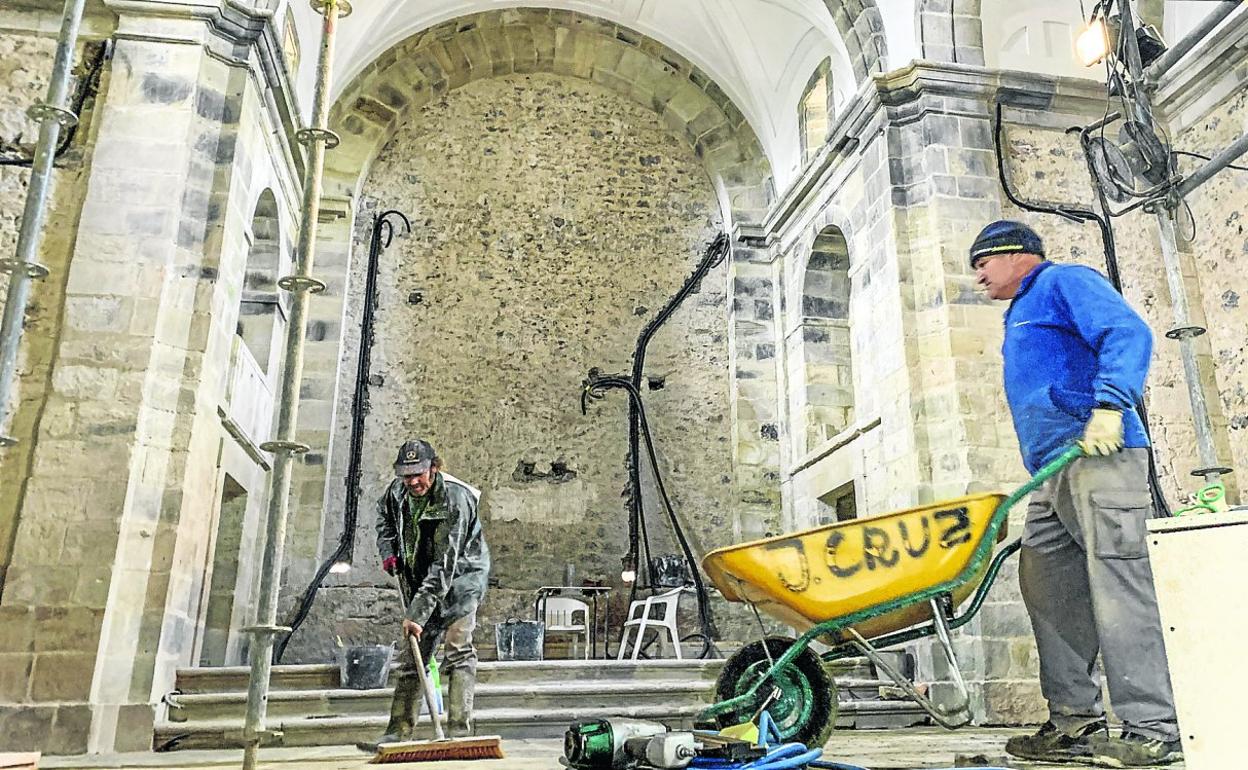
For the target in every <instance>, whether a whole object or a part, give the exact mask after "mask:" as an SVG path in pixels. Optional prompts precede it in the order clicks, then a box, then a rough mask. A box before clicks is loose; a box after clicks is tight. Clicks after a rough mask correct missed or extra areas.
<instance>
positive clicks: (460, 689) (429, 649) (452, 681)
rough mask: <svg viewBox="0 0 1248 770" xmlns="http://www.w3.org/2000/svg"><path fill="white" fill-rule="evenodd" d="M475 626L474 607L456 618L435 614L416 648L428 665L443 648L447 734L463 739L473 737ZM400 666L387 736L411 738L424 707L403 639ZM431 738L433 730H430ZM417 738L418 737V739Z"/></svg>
mask: <svg viewBox="0 0 1248 770" xmlns="http://www.w3.org/2000/svg"><path fill="white" fill-rule="evenodd" d="M476 625H477V608H476V607H473V608H472V611H471V612H469V613H468V614H467V615H464V616H462V617H459V618H452V619H449V620H447V619H443V618H441V617H440V616H439V615H437V614H434V616H433V617H432V618H430V620H429V625H428V626H426V627H425V628H424V629H423V632H422V633H421V635H420V641H419V643H418V646H419V647H420V655H421V657H422V658H423V659H424V661H425V664H426V665H428V663H429V660H430V659H431V656H432V655H433V654H435V653H436V652H437V650H438V646H439V645H445V647H446V653H445V655H444V656H443V658H442V666H441V668H440V669H439V671H440V673H441V675H442V677H443V678H445V679H446V680H447V683H448V687H449V691H450V692H449V693H448V696H447V699H446V712H447V724H446V730H447V735H448V736H452V737H463V736H467V735H472V733H473V721H472V706H473V700H474V697H475V693H476V684H477V648H476V646H474V645H473V643H472V632H473V629H475V628H476ZM402 661H403V666H402V667H401V668H400V669H399V671H398V681H397V682H396V683H395V686H394V700H392V701H391V702H390V724H389V725H388V726H387V727H386V733H387V734H389V735H401V736H404V737H408V736H411V735H412V732H413V728H414V726H415V724H416V721H417V719H418V718H419V716H420V712H421V707H422V705H423V704H424V693H423V692H421V688H420V677H419V676H417V674H416V670H415V661H414V660H413V659H412V653H411V650H410V649H409V648H408V645H407V642H406V640H404V643H403V653H402ZM430 736H432V731H430ZM417 737H419V736H417Z"/></svg>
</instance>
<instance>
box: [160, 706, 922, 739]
mask: <svg viewBox="0 0 1248 770" xmlns="http://www.w3.org/2000/svg"><path fill="white" fill-rule="evenodd" d="M704 706H705V704H704V703H702V702H689V703H684V704H680V705H658V706H654V705H650V706H620V705H615V706H611V707H599V708H559V709H546V710H543V711H534V710H532V709H525V708H489V709H478V710H477V712H476V720H477V732H478V733H479V734H481V735H500V736H502V737H504V738H560V737H562V736H563V734H564V732H565V731H566V730H567V729H568V725H570V724H572V723H573V722H579V721H584V720H590V719H607V718H610V717H628V718H631V719H647V720H653V721H657V722H662V723H664V724H666V725H667V726H668V727H671V728H673V729H682V728H684V729H687V728H689V727H692V720H693V718H694V717H695V716H696V715H697V714H698V712H699V711H701V710H702V708H704ZM921 715H922V712H921V711H920V710H919V708H918V706H916V705H915V704H913V703H909V702H906V701H851V702H847V703H842V704H841V709H840V716H839V717H838V719H837V725H838V726H842V727H849V726H864V725H865V724H866V722H867V721H868V720H874V721H875V723H873V724H872V725H871V726H873V727H880V726H906V725H909V724H918V723H920V722H922V721H923V719H922V716H921ZM268 727H269V728H270V729H272V730H276V731H279V732H280V733H281V734H280V735H279V736H275V737H273V738H271V739H267V740H266V741H265V744H264V745H266V746H333V745H342V744H351V743H355V742H356V741H364V740H369V739H372V738H375V737H376V736H377V735H379V734H380V733H381V732H382V731H383V730H384V729H385V727H386V717H385V716H384V715H381V714H373V715H353V716H326V717H320V718H317V717H311V718H309V717H295V718H286V719H273V720H270V721H269V722H268ZM242 728H243V720H242V719H241V718H236V719H214V720H205V721H200V722H170V721H160V722H157V724H156V732H155V741H154V746H155V748H156V749H157V750H161V749H164V750H170V749H220V748H229V747H235V746H237V745H238V737H237V736H238V735H239V734H241V731H242ZM429 730H431V728H429V727H428V726H427V719H425V718H422V719H421V725H420V726H418V727H417V734H418V735H421V734H425V732H427V731H429Z"/></svg>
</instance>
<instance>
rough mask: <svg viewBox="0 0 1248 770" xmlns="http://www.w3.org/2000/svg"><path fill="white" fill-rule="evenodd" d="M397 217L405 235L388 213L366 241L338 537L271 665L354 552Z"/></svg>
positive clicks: (303, 596) (403, 218)
mask: <svg viewBox="0 0 1248 770" xmlns="http://www.w3.org/2000/svg"><path fill="white" fill-rule="evenodd" d="M392 216H394V217H398V218H399V220H401V221H402V223H403V226H404V228H406V232H409V233H410V232H411V231H412V223H411V221H410V220H408V218H407V216H405V215H404V214H403V212H401V211H397V210H395V209H390V210H389V211H383V212H382V213H380V214H378V215H376V216H375V217H373V233H372V236H371V237H370V238H369V246H368V265H367V267H366V268H365V270H366V273H365V276H364V307H363V311H362V315H363V319H362V320H361V321H360V357H359V359H358V361H357V363H356V368H355V392H354V401H353V403H354V408H353V409H352V410H351V444H350V449H349V458H348V460H347V476H346V478H345V479H344V480H343V483H344V484H345V485H346V488H347V490H346V501H345V504H344V506H343V515H342V534H341V535H339V537H338V546H337V547H336V548H335V549H334V551H333V553H331V554H330V555H329V556H328V557H327V558H326V559H325V560H324V561H322V562H321V564H320V566H319V567H317V570H316V574H314V575H313V576H312V580H311V582H309V583H308V587H307V588H305V589H304V590H303V593H302V594H301V595H300V596H299V604H298V606H297V607H296V609H295V615H294V617H293V618H292V619H291V621H290V622H289V623H288V624H287V625H288V626H289V627H290V630H289V631H287V632H286V633H284V634H282V635H281V636H280V637H278V638H277V639H276V640H274V644H273V662H274V663H281V662H282V655H283V654H285V652H286V646H287V645H288V644H290V640H291V638H292V637H293V636H294V635H295V631H297V630H299V627H300V626H301V625H303V621H305V620H306V619H307V617H308V614H309V613H310V612H311V611H312V604H313V602H315V601H316V592H317V591H319V590H320V589H321V584H322V583H323V582H324V581H325V578H326V577H327V576H328V575H329V571H330V569H331V568H332V567H333V566H334V565H335V564H338V563H339V562H347V563H350V560H351V555H352V552H353V551H354V550H355V529H356V526H357V523H358V521H359V509H360V474H361V469H360V465H361V462H362V458H363V453H364V417H365V416H366V415H367V414H368V411H369V410H368V376H369V370H370V368H371V364H372V350H373V317H374V315H375V312H376V309H377V267H378V263H379V261H380V259H381V252H383V251H385V250H386V249H387V248H389V247H390V242H391V241H392V240H393V238H394V232H395V230H394V228H395V226H394V224H392V223H391V222H390V221H389V219H390V217H392Z"/></svg>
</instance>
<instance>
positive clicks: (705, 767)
mask: <svg viewBox="0 0 1248 770" xmlns="http://www.w3.org/2000/svg"><path fill="white" fill-rule="evenodd" d="M758 734H759V740H760V741H761V742H762V745H763V746H765V747H767V748H768V749H769V750H768V752H767V754H766V755H764V756H762V757H760V758H758V759H754V760H751V761H749V762H732V761H729V760H726V759H710V758H707V757H699V758H697V759H695V760H693V762H691V763H690V764H689V767H691V768H699V769H700V770H793V769H794V768H810V770H868V769H867V768H865V767H862V766H860V765H851V764H847V763H845V762H832V761H822V760H820V757H822V756H823V749H821V748H813V749H808V748H806V745H805V744H802V743H780V730H779V729H778V728H777V727H776V723H775V721H774V720H772V718H771V714H769V713H768V712H766V711H763V712H762V713H761V714H759V716H758ZM943 770H1009V768H1005V767H978V768H969V767H965V768H959V767H947V768H944V769H943Z"/></svg>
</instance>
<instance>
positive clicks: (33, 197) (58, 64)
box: [0, 0, 86, 447]
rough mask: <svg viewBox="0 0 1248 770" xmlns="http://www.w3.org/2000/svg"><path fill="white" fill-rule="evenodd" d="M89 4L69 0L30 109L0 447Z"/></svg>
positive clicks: (7, 440) (0, 402) (2, 330)
mask: <svg viewBox="0 0 1248 770" xmlns="http://www.w3.org/2000/svg"><path fill="white" fill-rule="evenodd" d="M85 3H86V0H66V2H65V10H64V13H63V14H62V16H61V34H60V37H59V38H58V39H57V43H56V57H55V58H54V59H53V62H52V77H51V79H50V81H49V83H48V95H47V98H46V99H45V100H44V101H42V102H39V103H37V104H35V105H33V106H32V107H31V108H30V109H29V110H28V111H27V113H26V114H27V115H29V116H30V117H31V118H32V119H34V120H37V121H39V142H38V144H37V145H36V146H35V158H34V162H33V163H32V164H31V173H30V186H29V187H28V189H27V191H26V208H25V210H24V211H23V212H22V225H21V229H20V231H19V232H18V236H17V255H16V257H13V258H10V259H0V272H4V273H8V274H9V291H8V296H7V298H6V299H5V302H4V320H3V321H2V322H0V447H5V446H10V445H12V444H15V443H17V440H16V439H15V438H12V437H10V436H9V435H8V433H7V428H8V425H9V418H10V417H11V416H12V415H13V414H14V413H16V412H17V408H16V406H15V405H13V406H11V405H10V403H9V402H10V401H11V400H12V398H13V391H14V387H13V385H14V382H15V380H16V378H17V352H18V347H19V346H20V345H21V341H22V326H23V321H24V319H25V317H26V305H27V303H28V301H29V300H30V281H31V279H33V278H42V277H44V276H45V275H47V274H48V269H47V268H46V267H44V266H43V265H40V264H39V263H38V261H37V259H36V258H37V257H38V255H39V246H40V245H41V243H42V242H43V223H44V219H45V218H46V216H47V204H48V188H49V186H50V184H51V182H52V161H53V159H54V158H55V155H56V146H57V142H58V141H59V140H60V136H61V130H62V129H63V128H68V127H70V126H72V125H74V124H75V123H77V122H78V116H77V115H75V114H74V113H73V112H71V111H70V110H69V109H68V105H67V103H66V102H67V99H68V96H69V75H70V68H71V66H72V65H73V60H74V49H75V48H77V47H78V28H79V26H81V24H82V9H83V6H84V5H85Z"/></svg>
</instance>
